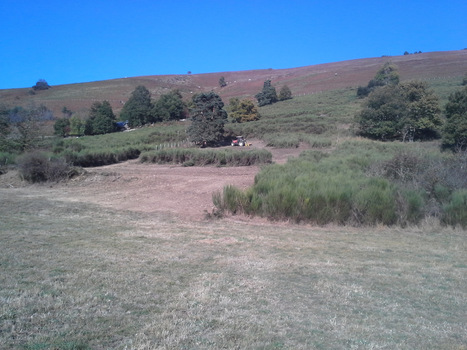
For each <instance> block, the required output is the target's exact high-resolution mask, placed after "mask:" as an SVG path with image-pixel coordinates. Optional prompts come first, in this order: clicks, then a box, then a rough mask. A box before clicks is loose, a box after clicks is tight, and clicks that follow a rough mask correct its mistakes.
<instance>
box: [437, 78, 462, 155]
mask: <svg viewBox="0 0 467 350" xmlns="http://www.w3.org/2000/svg"><path fill="white" fill-rule="evenodd" d="M445 114H446V124H445V126H444V130H443V138H442V148H443V149H450V150H453V151H465V150H467V86H466V87H464V88H463V89H462V90H460V91H456V92H454V93H452V94H451V95H450V96H449V100H448V103H447V104H446V107H445Z"/></svg>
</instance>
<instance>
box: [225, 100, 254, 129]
mask: <svg viewBox="0 0 467 350" xmlns="http://www.w3.org/2000/svg"><path fill="white" fill-rule="evenodd" d="M230 109H231V110H232V113H231V114H230V116H231V117H232V119H233V120H234V121H235V122H237V123H244V122H250V121H253V120H258V119H260V118H261V115H260V114H259V113H258V109H257V108H256V107H255V105H254V104H253V102H252V101H250V100H247V99H244V100H241V101H240V100H239V99H238V98H232V99H230Z"/></svg>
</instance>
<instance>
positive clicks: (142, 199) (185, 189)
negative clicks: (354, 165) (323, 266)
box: [0, 140, 306, 221]
mask: <svg viewBox="0 0 467 350" xmlns="http://www.w3.org/2000/svg"><path fill="white" fill-rule="evenodd" d="M251 142H252V146H251V147H253V148H266V147H265V145H264V143H263V142H262V141H258V140H254V141H251ZM229 147H230V146H229ZM305 148H306V146H304V145H303V146H300V147H298V148H290V149H274V148H268V149H269V150H270V151H271V152H272V153H273V161H274V162H276V163H281V164H283V163H285V162H286V161H287V159H288V158H289V157H293V156H297V155H298V154H300V152H301V151H302V150H303V149H305ZM245 151H247V148H245ZM259 170H260V167H258V166H250V167H183V166H181V165H160V164H147V163H140V162H139V161H137V160H134V161H128V162H124V163H119V164H113V165H108V166H103V167H96V168H86V173H85V174H83V175H81V176H79V177H77V178H74V179H72V180H70V181H68V182H63V183H58V184H47V185H27V184H26V183H24V182H21V181H20V179H19V176H18V175H17V173H16V172H15V171H10V172H8V173H6V174H4V175H2V176H0V188H9V189H10V190H12V191H15V190H16V191H20V192H24V193H25V194H26V193H27V195H28V196H50V197H52V198H54V199H58V200H63V201H71V202H86V203H93V204H98V205H101V206H104V207H108V208H113V209H117V210H130V211H137V212H145V213H151V212H158V213H167V214H169V215H175V216H178V217H179V218H180V219H182V220H189V221H193V220H203V219H204V218H205V215H206V213H208V212H209V213H211V212H212V210H213V209H214V207H213V203H212V194H213V193H215V192H216V191H222V189H223V188H224V186H226V185H233V186H236V187H238V188H241V189H246V188H248V187H249V186H251V185H253V183H254V178H255V175H256V174H257V173H258V171H259ZM3 193H7V192H3Z"/></svg>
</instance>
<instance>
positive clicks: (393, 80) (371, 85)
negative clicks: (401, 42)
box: [357, 62, 399, 98]
mask: <svg viewBox="0 0 467 350" xmlns="http://www.w3.org/2000/svg"><path fill="white" fill-rule="evenodd" d="M397 84H399V68H398V67H397V66H396V65H394V64H392V63H390V62H386V63H385V64H384V65H383V66H382V67H381V68H380V69H379V70H378V71H377V72H376V74H375V76H374V78H373V79H371V80H370V81H369V82H368V85H367V86H359V87H358V89H357V96H358V97H360V98H363V97H366V96H368V95H369V94H370V92H372V91H373V90H374V89H376V88H377V87H381V86H385V85H397Z"/></svg>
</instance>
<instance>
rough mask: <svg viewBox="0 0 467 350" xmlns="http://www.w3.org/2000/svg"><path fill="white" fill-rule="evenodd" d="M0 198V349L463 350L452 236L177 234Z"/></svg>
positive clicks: (49, 203)
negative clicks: (0, 226)
mask: <svg viewBox="0 0 467 350" xmlns="http://www.w3.org/2000/svg"><path fill="white" fill-rule="evenodd" d="M0 193H1V196H2V201H1V202H0V214H1V215H2V229H1V231H0V239H1V242H2V252H3V253H2V255H1V257H0V265H1V269H0V282H1V286H2V287H1V289H0V301H1V303H0V343H1V344H2V349H31V350H38V349H135V350H137V349H394V348H398V349H464V348H465V346H466V344H467V337H466V334H467V328H466V323H465V315H466V312H467V309H466V304H465V300H466V297H467V294H466V291H467V284H466V279H465V273H466V268H467V260H466V255H465V251H466V248H467V247H466V241H465V231H462V230H459V229H452V228H443V227H440V226H439V225H438V224H436V223H435V222H425V223H424V224H423V225H420V226H418V227H409V228H406V229H398V228H388V227H385V226H376V227H372V228H360V229H355V228H351V227H337V226H325V227H313V226H306V225H287V224H268V223H264V222H254V221H253V222H248V221H246V222H241V221H235V220H234V221H232V220H227V221H225V220H224V221H222V220H221V221H217V220H216V221H205V222H186V221H181V220H179V219H178V218H175V217H170V216H161V215H157V214H154V213H150V214H149V213H138V212H130V211H118V212H117V211H116V210H113V209H108V208H104V207H101V206H96V205H92V204H89V203H82V202H76V201H63V200H54V199H53V198H51V197H50V196H49V195H48V190H47V187H44V188H42V189H40V191H35V192H34V194H31V193H30V191H29V192H28V189H16V190H12V189H1V190H0ZM11 213H15V214H14V215H11Z"/></svg>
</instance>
